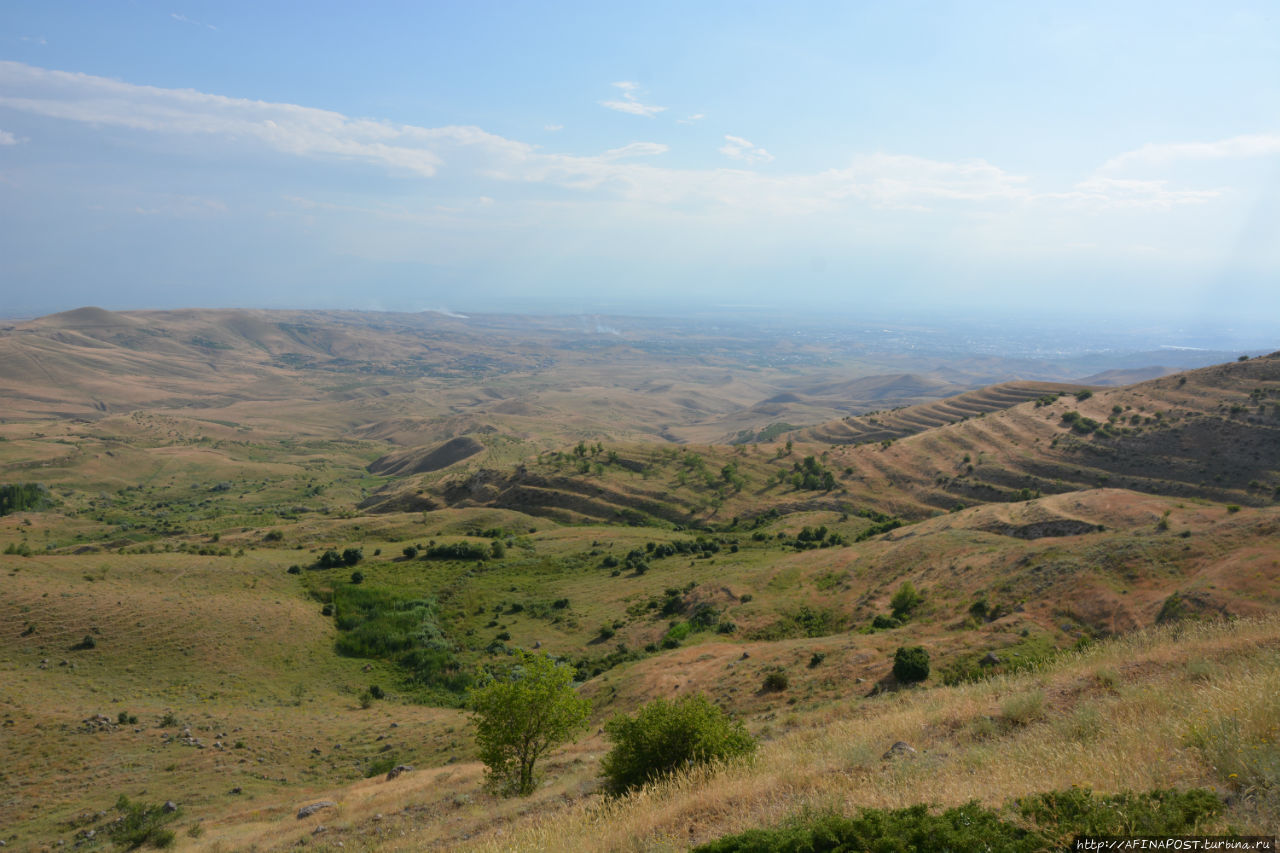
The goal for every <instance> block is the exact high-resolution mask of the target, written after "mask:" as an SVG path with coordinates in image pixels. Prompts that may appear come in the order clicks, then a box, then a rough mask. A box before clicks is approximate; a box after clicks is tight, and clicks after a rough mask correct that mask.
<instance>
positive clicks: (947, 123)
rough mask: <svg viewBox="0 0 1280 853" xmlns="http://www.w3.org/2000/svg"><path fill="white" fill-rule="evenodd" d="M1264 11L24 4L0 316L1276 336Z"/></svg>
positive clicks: (2, 212)
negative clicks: (191, 312)
mask: <svg viewBox="0 0 1280 853" xmlns="http://www.w3.org/2000/svg"><path fill="white" fill-rule="evenodd" d="M1278 16H1280V6H1277V4H1276V3H1274V2H1259V3H1232V2H1229V0H1227V1H1224V2H1218V3H1203V2H1198V3H1180V2H1176V0H1163V2H1152V3H1143V2H1130V3H1126V2H1115V0H1109V2H1100V3H1093V2H1088V0H1073V2H1062V3H1054V2H1044V3H1038V2H1037V3H1026V2H1010V3H1003V2H963V3H949V2H912V0H898V1H897V2H875V0H866V2H855V1H854V0H849V2H839V3H836V2H832V3H807V2H795V0H789V2H786V3H780V2H773V3H753V2H677V3H665V2H655V1H654V0H651V2H648V3H645V4H618V3H600V2H586V3H558V2H543V3H533V2H519V1H518V0H509V2H502V3H490V2H485V0H468V2H465V3H460V2H447V3H443V2H442V3H429V2H415V3H390V2H376V0H370V2H367V3H359V4H354V3H337V2H270V3H262V2H253V3H238V2H221V0H220V2H187V1H186V0H172V2H163V3H161V2H150V0H135V2H125V0H120V2H111V3H102V2H83V3H76V2H60V0H40V2H24V0H6V2H5V3H3V4H0V315H8V316H14V315H22V314H27V315H31V314H41V313H47V312H50V311H57V310H64V309H68V308H74V307H77V306H81V305H90V304H92V305H101V306H103V307H108V308H117V309H126V308H171V307H224V306H241V307H280V308H284V307H302V308H355V309H362V310H366V309H367V310H409V311H416V310H426V309H432V308H449V309H451V310H469V311H507V310H518V311H539V312H570V313H572V312H601V311H604V312H608V311H616V312H627V311H643V312H645V313H663V312H666V313H675V312H680V311H684V310H695V309H696V310H722V309H743V310H751V309H758V310H769V311H775V310H784V309H787V310H794V311H798V312H802V313H808V314H816V315H829V316H837V315H841V316H843V315H855V316H856V315H859V314H875V315H877V316H901V317H903V318H909V317H912V316H926V315H937V316H956V317H961V316H988V317H989V316H1006V315H1007V316H1010V317H1018V316H1021V317H1030V318H1044V317H1052V316H1061V317H1070V318H1076V320H1077V321H1082V322H1088V321H1089V320H1090V319H1091V318H1092V319H1097V320H1098V321H1099V322H1104V321H1105V322H1120V323H1124V322H1134V323H1140V322H1145V321H1147V320H1149V319H1151V318H1159V319H1161V320H1162V321H1163V320H1168V321H1171V322H1188V323H1191V322H1208V321H1213V322H1218V323H1225V324H1236V325H1246V326H1251V327H1254V328H1259V327H1261V328H1273V327H1275V326H1276V325H1277V321H1278V320H1280V275H1278V274H1280V17H1278ZM1277 337H1280V335H1277Z"/></svg>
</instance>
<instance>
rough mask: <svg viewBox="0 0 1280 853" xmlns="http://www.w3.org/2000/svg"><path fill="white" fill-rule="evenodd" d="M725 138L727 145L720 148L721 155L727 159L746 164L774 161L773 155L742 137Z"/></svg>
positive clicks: (727, 136)
mask: <svg viewBox="0 0 1280 853" xmlns="http://www.w3.org/2000/svg"><path fill="white" fill-rule="evenodd" d="M724 138H725V144H724V146H723V147H721V148H720V153H721V154H723V155H725V156H726V157H729V158H732V159H734V160H741V161H742V162H744V163H768V162H769V161H770V160H772V159H773V155H772V154H770V153H769V152H768V151H765V150H764V149H763V148H760V147H758V146H757V145H756V144H755V143H754V142H750V141H748V140H746V139H743V138H742V137H741V136H729V135H728V134H725V137H724Z"/></svg>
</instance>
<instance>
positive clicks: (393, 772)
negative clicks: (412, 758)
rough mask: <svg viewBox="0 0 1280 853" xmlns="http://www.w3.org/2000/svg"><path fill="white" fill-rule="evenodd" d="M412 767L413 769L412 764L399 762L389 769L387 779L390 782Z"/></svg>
mask: <svg viewBox="0 0 1280 853" xmlns="http://www.w3.org/2000/svg"><path fill="white" fill-rule="evenodd" d="M412 769H413V765H412V764H397V765H396V766H395V767H392V768H391V769H390V770H388V771H387V781H388V782H390V781H391V780H392V779H394V778H396V777H397V776H399V775H400V774H402V773H408V772H409V771H410V770H412Z"/></svg>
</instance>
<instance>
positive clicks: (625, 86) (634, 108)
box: [600, 80, 666, 118]
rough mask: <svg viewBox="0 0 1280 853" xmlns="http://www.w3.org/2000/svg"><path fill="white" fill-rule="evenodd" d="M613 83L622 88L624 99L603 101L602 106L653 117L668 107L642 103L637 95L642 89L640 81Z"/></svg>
mask: <svg viewBox="0 0 1280 853" xmlns="http://www.w3.org/2000/svg"><path fill="white" fill-rule="evenodd" d="M613 85H614V86H616V87H617V88H618V89H620V90H622V100H621V101H601V102H600V106H602V107H608V108H609V109H611V110H617V111H618V112H620V113H630V114H631V115H634V116H644V117H646V118H653V117H654V116H656V115H657V114H658V113H660V112H662V111H663V110H665V109H666V107H658V106H653V105H651V104H642V103H641V102H640V99H639V97H638V96H637V95H636V92H637V91H639V89H640V85H639V84H638V83H632V82H630V81H629V80H623V81H621V82H619V83H614V84H613Z"/></svg>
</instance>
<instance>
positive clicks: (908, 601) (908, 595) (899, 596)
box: [889, 581, 922, 619]
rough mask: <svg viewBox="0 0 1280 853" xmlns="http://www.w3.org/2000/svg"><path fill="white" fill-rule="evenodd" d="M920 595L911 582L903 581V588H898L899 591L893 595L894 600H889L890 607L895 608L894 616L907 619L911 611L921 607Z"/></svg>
mask: <svg viewBox="0 0 1280 853" xmlns="http://www.w3.org/2000/svg"><path fill="white" fill-rule="evenodd" d="M921 600H922V599H921V598H920V593H918V592H916V588H915V587H914V586H913V585H912V584H911V581H903V582H902V586H900V587H898V591H897V592H895V593H894V594H893V598H891V599H889V606H890V607H892V608H893V615H894V616H896V617H897V618H899V619H906V618H907V617H908V616H910V615H911V611H913V610H915V609H916V608H917V607H919V606H920V602H921Z"/></svg>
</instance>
